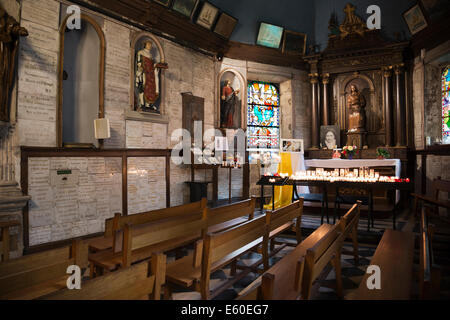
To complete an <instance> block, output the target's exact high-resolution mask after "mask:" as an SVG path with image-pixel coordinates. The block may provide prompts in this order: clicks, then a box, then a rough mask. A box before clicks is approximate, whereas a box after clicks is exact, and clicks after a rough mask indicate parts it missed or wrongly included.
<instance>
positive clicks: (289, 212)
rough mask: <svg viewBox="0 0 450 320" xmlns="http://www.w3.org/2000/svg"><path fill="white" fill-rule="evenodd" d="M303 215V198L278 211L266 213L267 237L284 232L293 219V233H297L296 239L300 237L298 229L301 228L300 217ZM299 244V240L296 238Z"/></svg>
mask: <svg viewBox="0 0 450 320" xmlns="http://www.w3.org/2000/svg"><path fill="white" fill-rule="evenodd" d="M302 214H303V198H301V199H300V200H299V201H296V202H294V203H292V204H291V205H289V206H287V207H284V208H281V209H278V210H276V211H272V212H270V211H269V212H267V213H266V223H267V226H268V230H269V235H270V233H272V236H274V235H276V234H278V233H280V232H282V231H284V230H286V228H289V227H290V226H291V225H292V223H293V221H294V219H297V220H296V225H295V231H296V233H297V237H299V236H300V237H301V232H300V227H301V217H302ZM297 240H299V242H300V240H301V239H300V238H298V239H297Z"/></svg>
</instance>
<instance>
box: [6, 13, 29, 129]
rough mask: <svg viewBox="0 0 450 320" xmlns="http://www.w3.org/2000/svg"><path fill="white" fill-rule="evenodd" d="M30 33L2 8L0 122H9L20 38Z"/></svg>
mask: <svg viewBox="0 0 450 320" xmlns="http://www.w3.org/2000/svg"><path fill="white" fill-rule="evenodd" d="M26 36H28V31H27V30H26V29H25V28H22V27H21V26H20V25H19V23H18V22H17V21H16V20H15V19H14V18H13V17H11V16H9V15H8V14H7V13H6V11H5V10H4V9H3V8H2V7H0V88H1V90H0V120H2V121H9V110H8V104H9V97H10V94H11V88H12V85H13V80H14V71H15V67H16V55H17V49H18V47H19V38H20V37H26Z"/></svg>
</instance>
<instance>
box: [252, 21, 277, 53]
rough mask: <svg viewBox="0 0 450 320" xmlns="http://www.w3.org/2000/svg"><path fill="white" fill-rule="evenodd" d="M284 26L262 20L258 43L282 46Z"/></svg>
mask: <svg viewBox="0 0 450 320" xmlns="http://www.w3.org/2000/svg"><path fill="white" fill-rule="evenodd" d="M282 36H283V28H282V27H278V26H275V25H272V24H268V23H264V22H262V23H261V25H260V27H259V32H258V38H257V39H256V44H257V45H259V46H264V47H269V48H275V49H278V48H280V44H281V38H282Z"/></svg>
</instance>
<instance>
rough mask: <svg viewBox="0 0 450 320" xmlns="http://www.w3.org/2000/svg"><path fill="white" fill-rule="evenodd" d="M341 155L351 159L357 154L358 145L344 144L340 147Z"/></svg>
mask: <svg viewBox="0 0 450 320" xmlns="http://www.w3.org/2000/svg"><path fill="white" fill-rule="evenodd" d="M342 149H343V151H342V155H343V156H344V157H347V159H349V160H352V159H353V157H354V156H355V155H357V154H358V147H357V146H345V147H344V148H342Z"/></svg>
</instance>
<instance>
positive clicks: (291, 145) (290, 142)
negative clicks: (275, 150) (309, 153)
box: [280, 139, 305, 153]
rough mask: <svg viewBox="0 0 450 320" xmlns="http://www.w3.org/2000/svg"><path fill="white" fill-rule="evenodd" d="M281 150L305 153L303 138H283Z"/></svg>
mask: <svg viewBox="0 0 450 320" xmlns="http://www.w3.org/2000/svg"><path fill="white" fill-rule="evenodd" d="M280 151H281V152H295V153H305V149H304V143H303V139H281V144H280Z"/></svg>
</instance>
